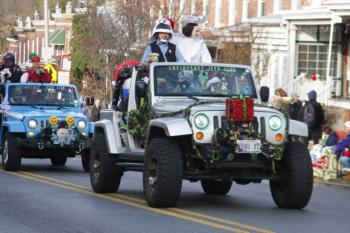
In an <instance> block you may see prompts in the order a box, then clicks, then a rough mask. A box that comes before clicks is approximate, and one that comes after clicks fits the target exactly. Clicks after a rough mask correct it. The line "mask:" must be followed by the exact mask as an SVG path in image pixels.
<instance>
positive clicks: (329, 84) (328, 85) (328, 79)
mask: <svg viewBox="0 0 350 233" xmlns="http://www.w3.org/2000/svg"><path fill="white" fill-rule="evenodd" d="M333 31H334V13H332V19H331V25H330V31H329V43H328V54H327V70H326V82H327V89H328V90H327V94H326V98H325V104H326V105H327V104H328V103H327V102H328V99H329V98H330V97H331V89H332V88H331V87H332V86H331V85H332V79H331V76H330V75H331V74H330V73H331V58H332V46H333Z"/></svg>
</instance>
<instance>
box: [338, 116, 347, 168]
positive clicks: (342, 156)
mask: <svg viewBox="0 0 350 233" xmlns="http://www.w3.org/2000/svg"><path fill="white" fill-rule="evenodd" d="M344 126H345V132H346V136H345V138H344V139H343V140H341V141H340V142H339V143H338V144H337V145H336V150H335V153H336V155H337V157H338V158H339V161H340V162H341V164H342V165H343V166H344V167H345V168H347V169H350V151H349V145H350V121H346V122H345V123H344Z"/></svg>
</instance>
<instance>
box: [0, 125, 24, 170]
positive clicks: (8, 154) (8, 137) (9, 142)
mask: <svg viewBox="0 0 350 233" xmlns="http://www.w3.org/2000/svg"><path fill="white" fill-rule="evenodd" d="M15 140H16V137H15V134H13V133H9V132H5V134H4V139H3V143H2V156H1V158H2V166H3V167H4V169H5V170H6V171H18V170H19V169H20V167H21V162H22V157H21V148H20V147H19V146H17V145H16V144H15Z"/></svg>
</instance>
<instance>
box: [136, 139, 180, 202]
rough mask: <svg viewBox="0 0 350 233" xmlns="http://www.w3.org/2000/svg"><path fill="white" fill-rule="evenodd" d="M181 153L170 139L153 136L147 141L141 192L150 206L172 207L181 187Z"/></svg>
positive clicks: (177, 198)
mask: <svg viewBox="0 0 350 233" xmlns="http://www.w3.org/2000/svg"><path fill="white" fill-rule="evenodd" d="M182 172H183V164H182V154H181V150H180V147H179V145H178V144H177V143H176V142H175V141H174V140H172V139H167V138H155V139H152V141H151V142H150V143H149V145H148V147H147V150H146V154H145V163H144V168H143V192H144V195H145V199H146V201H147V203H148V205H149V206H151V207H172V206H175V205H176V203H177V201H178V200H179V197H180V193H181V188H182Z"/></svg>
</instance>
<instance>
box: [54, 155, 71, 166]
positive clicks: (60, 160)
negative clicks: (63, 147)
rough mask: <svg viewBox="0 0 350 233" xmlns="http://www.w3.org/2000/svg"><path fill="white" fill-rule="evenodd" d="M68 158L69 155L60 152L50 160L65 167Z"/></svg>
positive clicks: (55, 164)
mask: <svg viewBox="0 0 350 233" xmlns="http://www.w3.org/2000/svg"><path fill="white" fill-rule="evenodd" d="M67 158H68V156H67V155H62V154H59V155H57V156H55V157H51V158H50V160H51V163H52V165H53V166H56V167H63V166H64V165H66V162H67Z"/></svg>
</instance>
